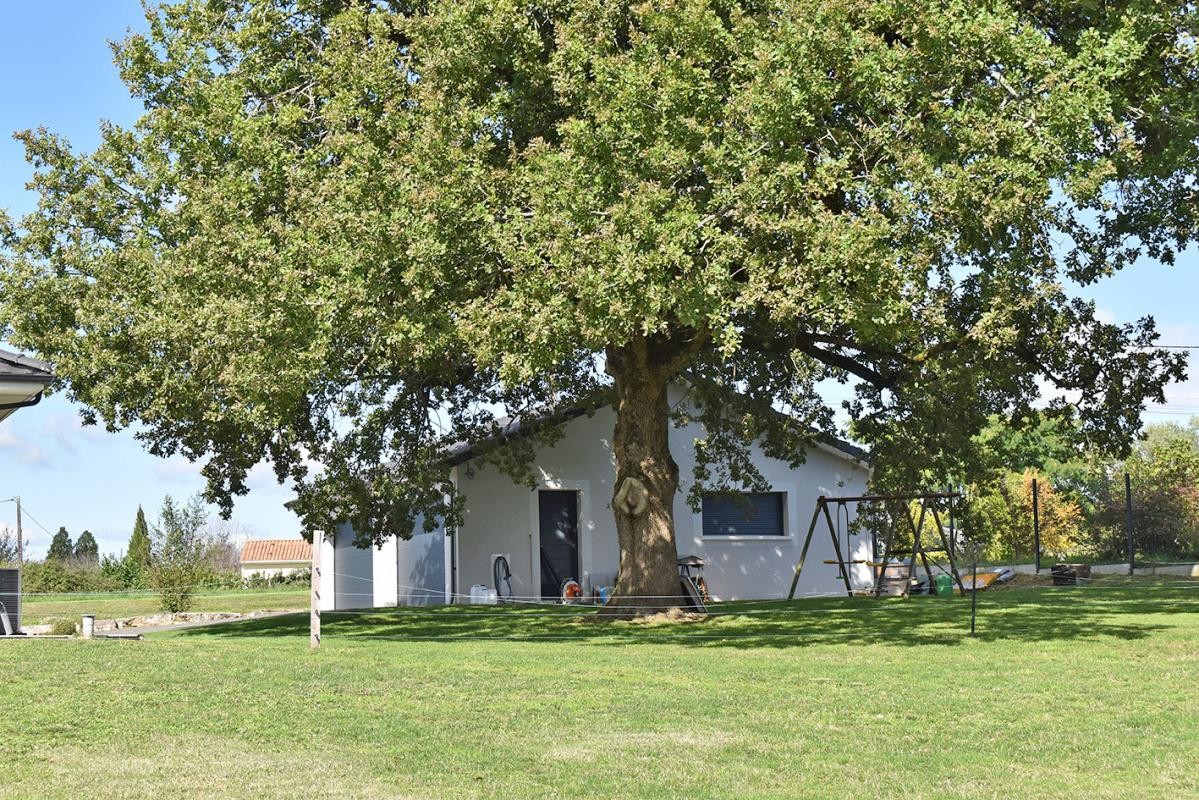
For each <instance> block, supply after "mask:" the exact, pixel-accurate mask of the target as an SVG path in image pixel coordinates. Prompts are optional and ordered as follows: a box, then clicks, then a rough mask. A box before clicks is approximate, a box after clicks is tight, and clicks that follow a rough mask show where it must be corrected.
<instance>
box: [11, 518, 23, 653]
mask: <svg viewBox="0 0 1199 800" xmlns="http://www.w3.org/2000/svg"><path fill="white" fill-rule="evenodd" d="M13 499H14V500H15V501H16V503H17V621H16V625H17V633H20V632H21V601H22V600H23V599H24V598H23V597H22V596H21V574H22V573H23V572H24V571H25V534H24V533H22V532H21V496H20V495H17V496H16V497H14V498H13Z"/></svg>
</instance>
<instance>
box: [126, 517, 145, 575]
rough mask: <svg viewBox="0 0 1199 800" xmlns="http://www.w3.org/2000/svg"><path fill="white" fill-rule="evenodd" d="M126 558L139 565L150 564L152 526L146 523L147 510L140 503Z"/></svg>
mask: <svg viewBox="0 0 1199 800" xmlns="http://www.w3.org/2000/svg"><path fill="white" fill-rule="evenodd" d="M125 558H127V559H128V560H129V561H130V563H133V564H136V565H137V566H138V567H148V566H150V528H149V526H148V525H146V512H145V511H143V510H142V507H141V506H140V505H139V506H138V507H137V517H136V518H135V519H134V520H133V534H132V535H131V536H130V537H129V548H128V550H127V551H126V553H125Z"/></svg>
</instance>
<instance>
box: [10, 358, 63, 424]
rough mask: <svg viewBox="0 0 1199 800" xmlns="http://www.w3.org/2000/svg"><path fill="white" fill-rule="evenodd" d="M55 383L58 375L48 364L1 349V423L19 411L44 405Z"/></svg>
mask: <svg viewBox="0 0 1199 800" xmlns="http://www.w3.org/2000/svg"><path fill="white" fill-rule="evenodd" d="M53 380H54V374H53V373H52V372H51V371H50V365H49V364H47V363H46V362H45V361H38V360H37V359H36V358H29V357H28V356H23V355H19V354H17V353H10V352H9V351H7V350H0V420H4V419H5V418H6V417H8V416H9V415H10V414H12V413H13V412H14V411H16V410H17V409H18V408H25V407H27V406H35V405H37V404H38V403H40V402H41V400H42V393H43V392H44V391H45V390H46V387H47V386H49V385H50V383H51V381H53Z"/></svg>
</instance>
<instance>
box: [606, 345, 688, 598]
mask: <svg viewBox="0 0 1199 800" xmlns="http://www.w3.org/2000/svg"><path fill="white" fill-rule="evenodd" d="M607 369H608V372H609V373H610V374H611V375H612V377H613V380H614V382H615V389H616V405H615V407H616V430H615V432H614V434H613V439H612V452H613V454H614V455H615V459H616V482H615V488H614V491H613V498H612V510H613V512H614V514H615V517H616V532H617V537H618V539H619V543H620V572H619V574H618V575H617V578H616V586H615V588H614V591H613V594H612V600H611V601H610V602H609V604H608V606H606V607H605V610H604V613H605V616H617V617H633V616H642V615H646V614H652V613H654V612H656V611H661V610H665V609H669V608H675V607H679V606H680V605H682V602H683V601H682V596H681V595H682V593H681V590H680V584H679V577H678V552H677V550H676V548H675V539H674V499H675V494H676V493H677V492H678V488H679V468H678V465H677V464H676V463H675V461H674V459H673V458H672V457H671V455H670V444H669V440H668V431H669V426H670V416H669V405H668V401H667V394H666V393H667V387H668V384H669V380H670V375H669V370H667V369H665V368H663V367H662V366H661V365H660V364H659V363H656V360H655V358H654V353H653V352H652V348H651V346H650V345H649V344H648V343H647V342H645V341H644V340H642V341H640V342H634V343H633V344H630V345H628V346H626V347H624V348H621V349H620V350H615V349H610V350H609V351H608V362H607Z"/></svg>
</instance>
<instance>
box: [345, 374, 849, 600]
mask: <svg viewBox="0 0 1199 800" xmlns="http://www.w3.org/2000/svg"><path fill="white" fill-rule="evenodd" d="M679 399H680V398H679V397H678V396H675V397H673V398H672V401H676V402H677V401H678V400H679ZM614 425H615V413H614V412H613V410H612V409H611V408H602V409H599V410H597V411H596V412H595V413H594V414H593V415H591V416H584V417H579V418H577V419H574V420H571V421H570V422H568V423H566V428H565V435H564V436H563V438H562V439H561V440H560V441H559V442H558V443H557V444H555V445H554V446H552V447H548V448H544V449H542V450H541V451H540V452H539V453H538V456H537V458H536V464H535V468H534V469H535V474H536V478H537V483H538V486H537V488H536V489H533V490H530V489H529V488H528V487H527V486H523V485H517V484H515V483H514V482H513V481H512V480H511V479H510V478H508V477H507V476H505V475H504V474H502V473H501V472H500V471H499V470H498V469H496V468H495V467H494V466H490V465H480V464H478V463H475V462H467V463H466V464H462V465H459V466H458V467H457V468H456V470H455V472H456V481H457V485H458V488H459V490H460V491H461V492H463V494H464V495H465V498H466V510H465V519H464V524H463V525H462V527H461V528H460V529H459V530H458V531H457V532H456V533H455V535H454V536H453V537H452V539H451V538H447V537H446V536H445V535H444V532H443V531H441V530H438V531H435V532H433V533H429V534H426V533H419V534H417V535H414V536H413V537H412V538H411V539H409V540H401V541H396V540H392V541H391V542H389V543H386V544H385V545H384V547H383V548H382V549H376V548H371V549H368V550H360V549H358V548H356V547H354V546H353V533H352V531H351V530H350V529H349V528H348V526H346V527H343V528H342V529H340V530H339V531H338V535H337V537H336V543H335V545H334V546H330V547H329V548H327V550H323V551H322V557H323V558H324V557H326V554H327V555H331V556H333V558H335V559H336V567H335V569H334V570H333V573H334V575H333V580H334V588H333V589H332V590H326V596H328V597H335V602H336V608H339V609H343V608H363V607H369V606H371V605H375V606H387V605H396V604H399V605H409V604H422V603H432V602H442V601H443V600H445V599H449V595H450V594H451V593H453V594H455V595H456V596H457V600H456V601H457V602H463V597H464V596H465V595H467V594H469V591H470V587H471V585H472V584H476V583H478V584H483V585H486V586H491V585H492V583H493V578H492V571H491V565H492V559H493V556H495V555H504V556H506V557H507V558H508V563H509V565H510V568H511V570H512V588H513V593H514V595H515V596H517V597H537V596H539V594H540V560H539V558H538V557H537V554H538V552H539V531H538V500H537V492H538V490H541V489H551V490H570V491H575V492H577V493H578V497H579V500H578V507H579V560H580V568H581V569H580V572H581V575H579V576H575V577H578V578H579V580H580V582H581V583H582V584H583V588H584V591H586V592H590V591H591V590H592V588H593V587H596V586H601V585H611V584H612V583H613V582H614V581H615V579H616V572H617V569H618V566H619V557H620V554H619V547H618V545H617V538H616V523H615V520H614V519H613V516H612V510H611V508H610V502H611V498H612V493H613V487H612V480H613V474H614V466H613V462H612V454H611V452H612V451H611V437H612V430H613V427H614ZM700 436H702V431H701V430H700V429H699V428H698V427H691V428H684V429H678V428H672V429H671V432H670V446H671V452H672V453H673V455H674V458H675V461H676V462H678V465H679V474H680V482H681V486H680V491H679V495H678V496H677V497H676V499H675V509H674V511H675V530H676V536H677V541H678V551H679V554H680V555H691V554H694V555H698V556H701V557H703V558H704V559H706V560H707V562H708V564H707V567H706V569H705V577H706V578H707V580H708V586H709V589H710V591H711V592H712V594H713V596H714V597H715V598H716V599H719V600H736V599H760V598H781V597H785V596H786V594H787V591H788V589H789V588H790V585H791V579H792V576H793V575H794V572H795V564H796V562H797V561H798V560H799V554H800V550H801V548H802V545H803V537H804V535H805V534H806V532H807V528H808V524H809V522H810V521H811V517H812V513H813V511H814V509H815V502H816V498H817V497H818V496H820V495H822V494H823V495H826V496H834V495H853V494H861V493H862V492H864V490H865V488H866V481H867V479H868V473H867V471H866V469H865V467H863V466H862V465H861V464H859V463H857V462H855V461H853V460H851V459H849V458H846V457H844V456H842V455H841V454H840V453H839V452H829V451H828V450H826V449H813V450H811V451H810V452H809V453H808V454H807V460H806V462H805V463H804V464H803V465H801V466H800V467H799V468H798V469H794V470H792V469H790V468H789V467H788V465H787V464H786V463H785V462H782V461H777V460H775V459H771V458H768V457H766V456H765V454H763V453H762V452H761V450H760V448H757V447H755V448H754V457H755V461H756V463H757V464H758V467H759V469H760V470H761V471H762V474H763V475H764V476H765V478H766V479H767V480H768V481H770V482H771V484H772V488H773V490H774V491H780V492H785V493H786V507H785V515H784V529H785V532H786V535H785V536H783V537H778V536H762V537H748V536H738V537H726V538H713V537H704V536H703V535H702V516H701V515H700V514H698V513H696V512H693V511H692V510H691V508H690V507H689V506H688V505H687V502H686V494H687V491H688V489H689V488H690V486H691V476H692V468H693V466H694V460H695V458H694V456H695V446H694V442H695V440H696V439H697V438H699V437H700ZM851 508H852V507H851ZM834 521H835V518H834ZM417 530H420V526H419V525H418V526H417ZM842 541H844V538H842ZM851 549H852V552H851V553H850V554H847V557H848V558H857V559H866V558H869V556H870V541H869V538H868V537H867V536H861V537H857V538H856V539H855V540H854V541H853V542H852V548H851ZM330 550H331V551H332V552H329V551H330ZM451 553H452V555H451ZM833 555H834V554H833V547H832V543H831V541H830V539H829V536H828V531H827V527H826V525H825V524H824V521H823V519H822V520H821V521H820V523H819V524H818V526H817V529H816V535H815V537H814V538H813V541H812V546H811V548H810V550H809V552H808V556H807V561H806V563H805V567H804V572H803V577H802V579H801V581H800V585H799V587H798V589H797V593H798V594H799V595H807V594H824V593H836V592H839V591H843V585H842V583H841V582H840V580H839V578H838V574H837V567H836V566H835V565H832V564H825V563H823V562H824V561H825V560H826V559H832V558H833ZM451 559H452V562H451V563H452V565H453V566H454V568H455V569H454V576H455V579H454V581H453V585H452V586H451V585H450V584H449V580H448V577H447V576H448V573H449V572H450V570H447V569H446V563H447V561H450V560H451ZM853 572H854V574H853V583H854V584H855V587H861V586H865V585H867V584H868V583H869V580H870V577H869V570H868V568H867V567H866V566H864V565H860V566H856V567H854V568H853ZM328 578H329V573H328V572H326V580H328Z"/></svg>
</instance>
